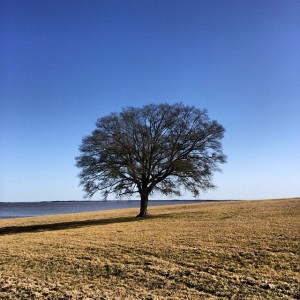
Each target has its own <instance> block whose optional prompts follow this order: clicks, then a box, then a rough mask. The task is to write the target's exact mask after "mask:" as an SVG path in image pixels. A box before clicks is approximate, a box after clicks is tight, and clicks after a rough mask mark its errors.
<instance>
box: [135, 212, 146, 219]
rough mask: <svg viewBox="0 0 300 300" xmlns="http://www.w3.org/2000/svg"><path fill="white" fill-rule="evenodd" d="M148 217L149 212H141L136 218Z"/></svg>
mask: <svg viewBox="0 0 300 300" xmlns="http://www.w3.org/2000/svg"><path fill="white" fill-rule="evenodd" d="M146 217H148V215H147V214H141V213H139V214H138V215H137V216H136V218H146Z"/></svg>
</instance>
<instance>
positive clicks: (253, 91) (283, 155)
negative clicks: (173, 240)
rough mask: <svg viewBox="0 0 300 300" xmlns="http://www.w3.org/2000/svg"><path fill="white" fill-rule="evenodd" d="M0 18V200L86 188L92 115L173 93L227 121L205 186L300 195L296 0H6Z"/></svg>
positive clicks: (77, 196) (69, 195) (212, 195)
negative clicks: (82, 174)
mask: <svg viewBox="0 0 300 300" xmlns="http://www.w3.org/2000/svg"><path fill="white" fill-rule="evenodd" d="M0 20H1V21H0V22H1V23H0V26H1V27H0V45H1V46H0V201H7V202H14V201H52V200H81V199H83V196H84V192H83V190H82V187H80V186H79V178H78V173H79V171H80V170H78V169H77V167H76V166H75V159H74V158H75V157H76V156H78V155H79V154H80V153H79V149H78V148H79V145H80V144H81V140H82V138H83V137H84V136H86V135H89V134H90V133H91V132H92V131H93V130H94V129H95V122H96V120H97V119H98V118H100V117H103V116H105V115H108V114H110V113H111V112H119V111H121V109H122V108H124V107H127V106H135V107H141V106H143V105H146V104H150V103H155V104H159V103H170V104H172V103H175V102H182V103H184V104H185V105H192V106H195V107H197V108H200V109H203V108H206V109H207V110H208V114H209V116H210V118H211V119H213V120H217V121H218V122H219V123H221V124H222V125H223V126H224V127H225V129H226V133H225V137H224V139H223V150H224V153H225V154H226V155H227V156H228V162H227V163H226V164H225V165H222V166H221V168H222V170H223V172H222V173H216V174H215V175H214V183H215V184H216V185H217V186H218V188H217V189H215V190H212V191H209V192H206V193H202V194H201V196H200V199H219V200H222V199H264V198H282V197H298V196H300V117H299V115H300V1H298V0H284V1H282V0H272V1H269V0H251V1H246V0H205V1H204V0H203V1H202V0H197V1H190V0H180V1H177V0H172V1H169V0H164V1H162V0H160V1H159V0H153V1H152V0H148V1H146V0H135V1H131V0H122V1H113V0H111V1H101V0H97V1H93V0H89V1H78V0H73V1H65V0H60V1H56V0H53V1H47V0H27V1H22V0H19V1H16V0H2V1H1V2H0ZM111 198H113V195H112V196H111ZM173 198H174V197H171V198H168V199H173ZM182 198H185V199H186V198H190V196H189V194H184V195H183V196H182ZM93 199H95V200H99V199H102V197H101V195H95V196H94V197H93ZM152 199H166V198H165V197H162V196H160V195H153V196H152Z"/></svg>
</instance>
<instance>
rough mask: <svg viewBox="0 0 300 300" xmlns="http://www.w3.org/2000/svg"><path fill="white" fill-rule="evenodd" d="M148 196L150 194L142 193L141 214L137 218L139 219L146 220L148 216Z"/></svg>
mask: <svg viewBox="0 0 300 300" xmlns="http://www.w3.org/2000/svg"><path fill="white" fill-rule="evenodd" d="M148 196H149V194H148V193H141V206H140V213H139V214H138V215H137V216H136V217H137V218H144V217H146V216H147V207H148Z"/></svg>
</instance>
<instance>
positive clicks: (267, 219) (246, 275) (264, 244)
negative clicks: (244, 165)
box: [0, 198, 300, 300]
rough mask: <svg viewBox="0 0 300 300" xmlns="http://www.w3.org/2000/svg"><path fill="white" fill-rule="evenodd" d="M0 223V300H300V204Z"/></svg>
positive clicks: (256, 203) (207, 207)
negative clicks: (141, 215)
mask: <svg viewBox="0 0 300 300" xmlns="http://www.w3.org/2000/svg"><path fill="white" fill-rule="evenodd" d="M136 213H137V210H134V209H126V210H117V211H104V212H94V213H81V214H72V215H60V216H48V217H35V218H26V219H9V220H0V255H1V256H0V299H51V300H52V299H85V300H88V299H89V300H91V299H149V300H150V299H272V300H273V299H300V290H299V286H300V258H299V254H300V253H299V252H300V198H298V199H282V200H263V201H239V202H222V203H201V204H190V205H178V206H177V205H176V206H161V207H151V208H150V209H149V213H150V217H148V218H146V219H136V218H134V216H135V215H136Z"/></svg>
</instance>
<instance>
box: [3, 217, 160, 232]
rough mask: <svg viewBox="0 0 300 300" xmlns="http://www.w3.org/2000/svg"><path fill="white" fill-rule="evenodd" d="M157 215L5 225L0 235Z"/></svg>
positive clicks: (135, 219) (63, 228) (85, 225)
mask: <svg viewBox="0 0 300 300" xmlns="http://www.w3.org/2000/svg"><path fill="white" fill-rule="evenodd" d="M158 217H160V216H148V217H146V218H136V217H119V218H111V219H98V220H97V219H96V220H95V219H94V220H83V221H70V222H59V223H50V224H34V225H20V226H6V227H2V228H0V236H1V235H9V234H18V233H31V232H43V231H54V230H65V229H75V228H82V227H89V226H95V225H109V224H118V223H128V222H141V221H143V220H149V219H155V218H158Z"/></svg>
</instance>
